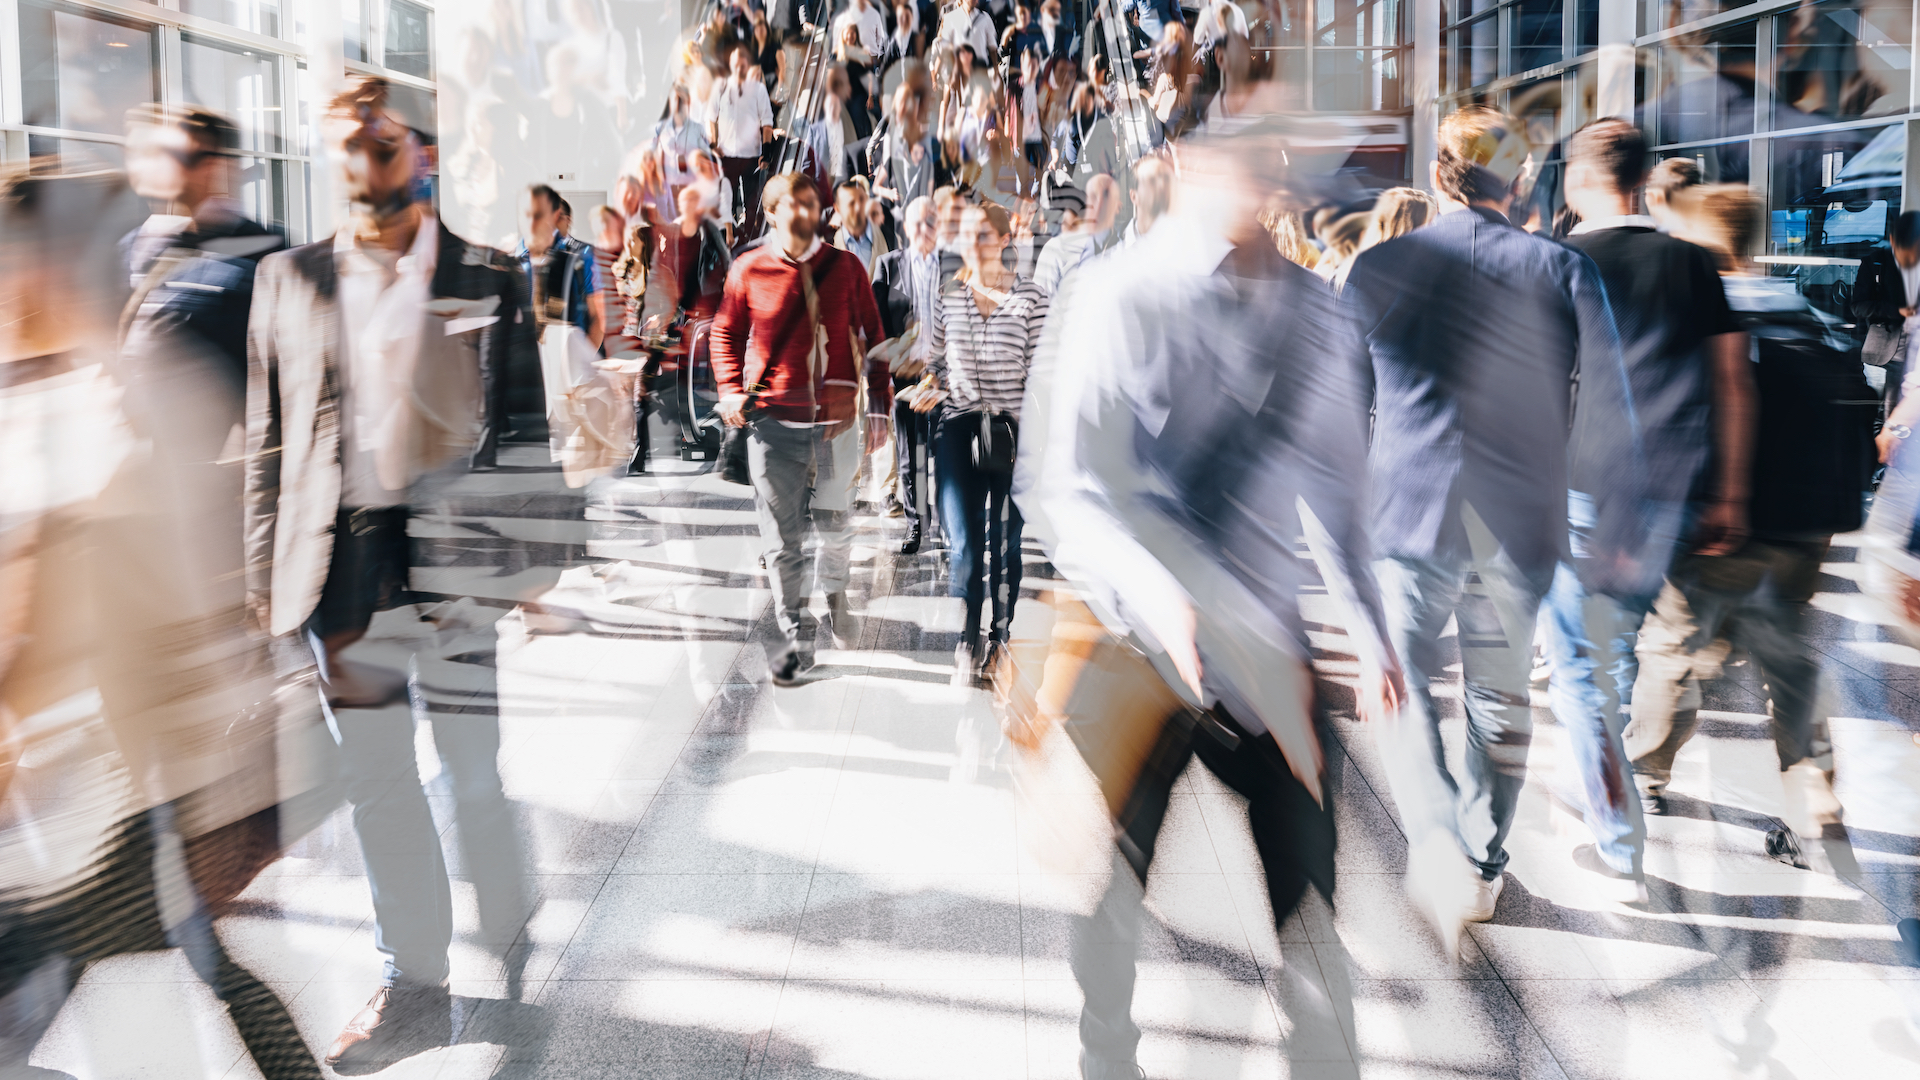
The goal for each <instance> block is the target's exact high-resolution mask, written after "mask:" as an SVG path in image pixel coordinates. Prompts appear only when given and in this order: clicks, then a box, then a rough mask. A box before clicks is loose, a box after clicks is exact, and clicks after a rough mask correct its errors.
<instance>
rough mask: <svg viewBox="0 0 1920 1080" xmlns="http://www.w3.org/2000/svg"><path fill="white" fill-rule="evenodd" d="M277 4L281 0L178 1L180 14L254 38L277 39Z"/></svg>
mask: <svg viewBox="0 0 1920 1080" xmlns="http://www.w3.org/2000/svg"><path fill="white" fill-rule="evenodd" d="M280 3H281V0H180V10H181V11H184V12H186V13H187V14H189V15H199V16H201V17H202V18H207V19H212V20H214V21H215V22H223V23H226V24H227V25H228V26H237V27H239V28H240V29H242V30H251V31H253V32H254V33H256V34H263V35H265V36H267V37H279V36H280Z"/></svg>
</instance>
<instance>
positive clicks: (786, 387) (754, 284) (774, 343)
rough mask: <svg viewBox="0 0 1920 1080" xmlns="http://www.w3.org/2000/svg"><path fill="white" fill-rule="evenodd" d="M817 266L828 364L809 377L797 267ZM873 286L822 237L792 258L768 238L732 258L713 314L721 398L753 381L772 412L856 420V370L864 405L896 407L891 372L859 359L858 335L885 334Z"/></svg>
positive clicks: (881, 409) (869, 338) (875, 409)
mask: <svg viewBox="0 0 1920 1080" xmlns="http://www.w3.org/2000/svg"><path fill="white" fill-rule="evenodd" d="M803 266H804V267H805V269H806V270H807V271H808V272H810V273H813V274H815V275H816V276H815V278H814V281H815V286H814V288H815V290H816V291H817V293H818V295H819V311H820V325H821V326H823V327H825V328H826V331H827V363H826V365H825V366H826V370H825V371H819V372H815V373H814V381H813V385H812V386H808V385H807V352H808V349H809V347H810V345H811V341H810V338H811V337H812V335H811V333H810V330H809V327H810V324H809V322H808V320H807V298H806V293H805V292H804V289H803V286H802V285H801V282H800V273H801V270H802V267H803ZM886 337H887V334H886V331H885V330H883V329H881V326H880V309H879V308H878V307H876V306H875V305H874V302H873V286H872V285H870V284H869V283H868V282H867V272H866V270H865V269H864V268H862V267H861V265H860V260H859V258H857V257H856V256H853V255H850V254H848V253H847V252H844V251H841V250H840V249H839V248H834V247H828V246H826V245H824V244H822V245H821V246H820V248H819V250H817V251H815V252H814V253H813V256H812V257H811V258H809V259H808V260H807V261H806V263H804V264H801V263H796V262H793V261H792V260H790V259H788V258H787V257H786V255H785V253H783V252H781V251H780V250H779V249H778V248H776V247H774V246H773V245H772V244H771V243H767V244H762V245H761V246H759V247H757V248H754V249H753V250H751V251H749V252H747V253H746V254H745V255H742V256H740V258H738V259H736V260H734V263H733V269H732V271H731V272H729V273H728V274H727V291H726V295H725V296H724V297H723V298H722V299H721V301H720V311H719V313H718V314H717V315H715V316H714V319H713V336H712V338H711V339H710V340H711V343H712V350H713V376H714V380H715V381H716V382H717V383H719V387H720V393H721V395H722V396H725V395H727V394H740V393H745V392H746V388H747V387H749V386H754V387H757V388H758V389H757V390H756V392H755V394H754V403H755V404H757V405H759V406H761V407H762V408H764V409H765V410H766V411H767V414H768V415H770V416H772V417H773V418H774V419H777V420H789V421H800V422H806V421H816V422H820V423H837V422H839V421H843V420H851V419H853V408H854V396H855V390H856V389H857V388H858V381H857V380H859V379H860V378H861V377H862V374H863V373H862V372H861V368H862V366H863V365H864V366H865V368H866V371H865V372H864V377H865V379H866V384H867V411H868V412H869V413H873V414H877V415H888V414H890V413H891V412H892V411H893V380H892V379H891V378H889V377H888V374H887V366H886V365H885V364H866V363H865V353H864V352H863V351H862V350H861V347H860V344H859V342H857V341H856V340H855V339H856V338H864V340H865V347H866V348H872V347H873V346H875V345H878V344H879V343H880V342H882V341H885V340H886Z"/></svg>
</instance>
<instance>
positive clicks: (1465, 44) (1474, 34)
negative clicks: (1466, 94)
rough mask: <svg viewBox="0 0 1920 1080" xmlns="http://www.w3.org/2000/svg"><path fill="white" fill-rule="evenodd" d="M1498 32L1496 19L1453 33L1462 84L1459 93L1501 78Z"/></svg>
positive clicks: (1480, 22)
mask: <svg viewBox="0 0 1920 1080" xmlns="http://www.w3.org/2000/svg"><path fill="white" fill-rule="evenodd" d="M1499 28H1500V23H1499V17H1498V16H1495V17H1493V18H1487V19H1481V20H1480V21H1479V22H1477V23H1474V24H1473V25H1472V26H1469V27H1467V28H1465V29H1463V30H1456V31H1455V32H1454V41H1455V42H1456V43H1457V45H1456V47H1457V48H1458V49H1459V57H1460V76H1461V78H1462V80H1463V82H1462V83H1461V86H1460V89H1462V90H1464V89H1466V88H1467V87H1469V86H1480V85H1482V84H1485V83H1489V82H1492V81H1493V80H1494V79H1497V78H1499V77H1500V35H1499Z"/></svg>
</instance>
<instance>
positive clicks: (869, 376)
mask: <svg viewBox="0 0 1920 1080" xmlns="http://www.w3.org/2000/svg"><path fill="white" fill-rule="evenodd" d="M761 206H762V208H763V209H764V210H765V212H766V218H767V224H768V231H767V237H766V239H765V241H763V242H762V243H761V244H760V246H759V247H756V248H754V249H752V250H751V251H748V252H747V253H746V254H744V255H742V256H741V257H740V258H739V259H738V260H737V261H736V262H735V263H734V264H733V270H732V271H731V272H730V273H729V274H728V275H727V290H726V295H725V296H724V297H723V298H722V300H721V301H720V312H719V314H718V315H716V316H715V317H714V320H713V331H712V337H711V339H710V340H711V343H712V355H713V374H714V379H715V380H716V381H717V382H718V383H719V385H720V404H719V405H718V407H717V409H718V412H719V415H720V417H721V419H723V420H725V421H726V422H727V423H728V424H730V425H732V426H734V427H745V428H747V466H748V469H749V471H750V472H751V473H752V475H753V501H754V509H755V510H756V511H757V512H758V514H759V516H760V536H761V538H762V539H763V540H764V541H766V545H767V553H766V561H767V569H768V570H769V571H771V573H770V574H769V579H770V584H771V585H772V588H773V605H774V613H775V616H776V618H777V619H778V620H779V624H780V632H781V633H782V634H783V635H784V636H785V639H786V641H785V644H784V646H783V647H782V648H780V649H778V650H776V651H775V652H774V653H773V654H772V655H771V656H770V657H769V658H768V667H769V668H770V669H771V672H772V676H773V682H774V685H776V686H791V685H793V683H794V682H795V681H796V680H797V677H798V675H799V673H800V672H801V671H802V670H803V669H804V668H805V667H806V666H807V665H808V663H809V662H810V660H811V657H810V656H809V655H808V654H809V653H810V652H811V645H812V641H811V635H804V636H803V635H802V633H801V627H802V626H803V624H804V622H805V619H806V607H807V601H808V599H809V598H810V597H811V596H812V591H811V590H810V589H808V588H807V581H806V570H807V558H806V554H805V552H804V550H803V549H804V545H805V544H806V540H807V531H808V528H809V526H811V527H812V529H813V530H814V531H815V532H817V533H819V534H820V553H819V563H818V566H817V567H816V568H815V570H814V577H815V579H816V580H817V581H818V583H819V585H820V591H821V592H823V593H825V594H826V596H827V613H828V618H829V620H830V624H831V626H832V629H833V636H834V640H835V642H836V644H839V645H841V646H842V647H845V646H848V645H850V644H851V643H852V639H853V637H854V633H853V625H852V617H851V615H850V614H849V612H848V610H847V577H848V566H847V563H848V556H849V555H850V554H851V552H852V548H853V532H852V527H851V522H850V520H849V517H850V512H851V511H852V509H853V486H854V478H855V475H856V474H857V473H858V472H859V467H860V456H861V452H862V449H863V446H864V448H865V449H866V450H867V451H869V452H871V450H872V449H873V448H875V447H877V446H879V445H881V444H883V443H884V442H885V441H886V436H887V424H888V421H889V418H890V417H891V415H892V411H893V383H892V380H891V379H890V378H889V377H888V373H887V365H886V364H885V363H879V364H873V363H869V362H868V361H867V360H866V354H867V350H868V349H869V348H871V347H872V346H874V345H877V344H879V343H880V342H881V341H883V340H885V338H886V332H885V331H884V330H882V329H881V327H880V310H879V308H878V307H876V306H875V305H874V302H873V288H872V286H871V285H870V284H868V281H867V272H866V270H865V269H863V268H862V267H861V265H860V260H859V259H858V258H857V257H855V256H853V255H851V254H849V253H847V252H845V251H842V250H840V249H839V248H833V247H828V246H826V245H825V244H823V243H822V242H821V241H820V238H819V237H818V236H817V235H816V234H817V232H818V229H819V225H820V189H819V188H818V187H816V186H815V185H814V182H813V180H812V179H810V178H809V177H808V176H807V175H806V174H804V173H798V172H792V173H784V174H782V175H780V176H776V177H774V178H773V179H771V180H769V181H768V182H767V186H766V188H765V189H764V191H763V193H762V196H761ZM863 383H864V385H865V390H866V393H865V395H864V397H865V401H864V405H863V402H862V400H861V399H862V394H861V388H862V384H863ZM863 432H864V439H863Z"/></svg>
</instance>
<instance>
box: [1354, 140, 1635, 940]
mask: <svg viewBox="0 0 1920 1080" xmlns="http://www.w3.org/2000/svg"><path fill="white" fill-rule="evenodd" d="M1439 147H1440V148H1439V159H1438V161H1437V162H1436V163H1435V165H1434V169H1433V186H1434V188H1435V190H1436V192H1437V193H1438V195H1439V200H1440V207H1441V209H1442V211H1443V212H1442V213H1441V215H1440V217H1439V219H1438V220H1437V221H1435V222H1434V223H1433V224H1431V225H1429V226H1427V227H1426V228H1424V229H1419V230H1416V231H1414V232H1412V233H1409V234H1407V235H1406V236H1403V237H1400V238H1399V239H1397V240H1391V241H1388V242H1387V243H1384V244H1381V245H1379V246H1378V247H1375V248H1373V249H1371V250H1369V251H1367V252H1364V253H1363V254H1361V255H1360V257H1359V259H1358V260H1357V261H1356V262H1355V264H1354V267H1353V269H1352V272H1351V273H1350V274H1349V276H1348V278H1347V287H1346V291H1345V293H1344V294H1343V297H1344V300H1345V302H1346V303H1347V304H1348V305H1349V306H1350V308H1351V310H1352V312H1353V314H1354V316H1355V318H1356V319H1357V320H1358V322H1359V329H1360V331H1361V333H1362V334H1363V335H1364V337H1365V339H1366V341H1367V343H1368V345H1369V347H1370V349H1371V352H1372V361H1373V377H1374V384H1375V386H1376V392H1375V398H1374V401H1375V420H1374V436H1373V460H1372V473H1373V475H1372V490H1373V493H1374V512H1373V527H1374V539H1375V541H1376V543H1377V545H1378V549H1379V552H1378V553H1379V556H1380V562H1379V563H1378V564H1377V570H1376V572H1377V573H1378V575H1379V580H1380V589H1381V594H1382V599H1383V601H1384V603H1385V605H1386V611H1387V621H1388V626H1389V632H1390V634H1391V637H1392V641H1393V645H1394V650H1395V652H1396V653H1397V655H1398V656H1399V657H1400V660H1401V662H1402V663H1403V664H1405V665H1406V671H1407V684H1408V685H1407V691H1408V696H1407V700H1406V703H1405V707H1404V708H1402V709H1401V710H1400V711H1399V713H1398V715H1397V716H1396V717H1394V718H1392V719H1391V720H1389V721H1388V722H1386V723H1382V724H1381V725H1379V726H1378V727H1377V728H1376V729H1375V730H1376V734H1377V735H1378V736H1379V739H1380V744H1381V753H1382V756H1383V758H1384V759H1385V764H1386V769H1387V776H1388V782H1389V784H1390V785H1391V787H1392V789H1393V798H1394V802H1395V803H1396V804H1397V805H1398V806H1399V809H1400V816H1401V820H1402V821H1403V822H1404V824H1405V827H1406V830H1407V842H1408V849H1409V850H1408V855H1407V883H1408V889H1409V893H1410V895H1411V896H1412V898H1413V900H1414V902H1415V903H1416V905H1417V906H1419V907H1420V908H1421V910H1422V911H1423V913H1424V914H1426V916H1427V917H1428V918H1429V919H1431V920H1432V921H1433V923H1434V925H1435V927H1436V929H1437V930H1438V931H1439V932H1440V935H1441V937H1442V939H1443V941H1444V943H1445V945H1446V947H1447V951H1448V953H1449V955H1452V954H1453V953H1454V952H1455V950H1456V949H1457V944H1458V937H1459V933H1460V930H1461V928H1462V923H1463V922H1465V921H1485V920H1488V919H1491V918H1492V917H1493V909H1494V904H1495V902H1496V901H1497V900H1498V899H1499V895H1500V888H1501V884H1502V882H1503V880H1504V879H1503V878H1502V876H1501V874H1502V871H1503V870H1504V869H1505V867H1506V864H1507V851H1506V848H1505V840H1506V835H1507V830H1508V829H1509V827H1510V826H1511V825H1512V822H1513V814H1514V808H1515V805H1516V803H1517V801H1518V798H1519V795H1520V788H1521V786H1522V785H1523V784H1524V783H1525V782H1526V765H1527V749H1528V747H1529V745H1530V744H1531V743H1532V739H1533V720H1532V716H1531V710H1530V702H1529V688H1528V678H1529V673H1530V669H1531V666H1532V665H1531V660H1532V644H1533V631H1534V622H1535V617H1536V615H1537V614H1538V612H1539V608H1540V603H1541V600H1542V598H1544V597H1545V596H1546V594H1547V589H1548V587H1549V586H1550V585H1551V584H1552V581H1553V576H1554V569H1555V567H1556V566H1558V565H1559V563H1560V562H1562V561H1563V560H1564V559H1565V558H1566V556H1567V524H1568V513H1567V508H1568V502H1569V494H1568V493H1569V491H1580V492H1583V493H1585V497H1586V499H1587V500H1589V501H1591V502H1593V503H1594V504H1595V515H1596V516H1597V517H1599V518H1601V519H1602V520H1600V521H1599V522H1598V523H1597V524H1596V525H1595V526H1594V527H1593V529H1592V533H1593V538H1592V542H1593V543H1595V544H1600V545H1607V544H1609V543H1610V541H1611V539H1612V538H1611V537H1610V536H1607V535H1604V533H1605V531H1606V530H1608V529H1610V528H1613V527H1617V526H1618V524H1619V522H1618V520H1617V519H1618V518H1620V517H1622V516H1625V517H1627V518H1628V519H1629V521H1628V524H1629V525H1633V524H1637V519H1634V518H1633V515H1632V513H1631V511H1632V510H1633V509H1634V507H1633V506H1632V505H1631V498H1629V499H1628V500H1627V503H1628V505H1627V506H1625V507H1624V508H1623V507H1620V506H1616V505H1614V500H1610V499H1608V498H1607V491H1606V489H1607V488H1609V487H1610V485H1612V484H1615V483H1618V482H1620V481H1623V480H1625V479H1627V477H1626V476H1611V477H1610V475H1609V471H1610V470H1611V471H1613V472H1624V473H1626V474H1628V475H1629V476H1630V475H1631V473H1632V470H1633V468H1634V464H1633V462H1632V461H1631V460H1627V461H1619V460H1609V459H1607V458H1606V456H1605V455H1604V454H1594V453H1592V452H1591V451H1590V449H1589V448H1588V447H1586V446H1584V445H1583V437H1584V436H1586V435H1588V434H1594V435H1596V436H1599V443H1600V445H1601V446H1602V447H1603V448H1608V447H1610V448H1615V449H1617V448H1618V445H1619V443H1618V440H1617V439H1615V438H1613V437H1612V435H1611V432H1610V431H1609V430H1608V429H1610V428H1612V427H1615V426H1617V425H1624V424H1626V423H1627V422H1628V417H1627V415H1626V409H1625V404H1626V403H1625V401H1624V400H1623V395H1624V393H1625V387H1624V385H1622V380H1621V375H1620V372H1619V369H1618V365H1619V360H1618V349H1617V345H1616V343H1615V341H1614V338H1613V331H1612V326H1611V322H1612V320H1611V318H1610V317H1609V315H1608V312H1607V308H1606V299H1605V297H1604V295H1603V294H1602V291H1601V287H1600V282H1599V277H1598V273H1597V272H1596V271H1595V269H1594V267H1593V264H1592V262H1590V261H1589V260H1588V259H1587V258H1586V257H1585V256H1583V255H1581V254H1580V253H1579V252H1576V251H1574V250H1572V249H1570V248H1567V247H1564V246H1562V245H1560V244H1556V243H1553V242H1551V241H1548V240H1544V239H1542V238H1539V237H1536V236H1533V235H1531V234H1529V233H1527V232H1524V231H1522V230H1520V229H1519V228H1517V227H1515V226H1514V225H1513V224H1511V223H1510V222H1509V221H1508V220H1507V217H1506V210H1507V209H1508V208H1509V207H1510V206H1511V205H1513V203H1514V201H1515V198H1516V196H1518V195H1523V194H1524V192H1525V189H1526V187H1527V185H1528V183H1529V179H1530V177H1531V175H1532V169H1533V158H1532V146H1531V144H1530V143H1529V141H1528V139H1527V135H1526V129H1525V127H1524V126H1523V125H1522V124H1521V123H1520V122H1519V121H1518V120H1516V119H1514V118H1513V117H1511V116H1507V115H1505V114H1503V113H1500V112H1498V111H1496V110H1494V109H1490V108H1485V107H1480V106H1473V107H1469V108H1465V109H1462V110H1460V111H1458V112H1455V113H1453V114H1451V115H1449V116H1448V117H1446V118H1445V119H1444V120H1442V121H1441V124H1440V134H1439ZM1576 361H1577V362H1578V364H1579V371H1580V381H1579V391H1580V403H1579V411H1578V416H1579V419H1580V422H1581V424H1582V425H1583V430H1582V431H1575V432H1574V433H1573V435H1572V438H1571V440H1570V439H1569V431H1570V425H1571V424H1572V423H1573V421H1574V415H1573V414H1572V402H1571V398H1572V389H1573V386H1574V372H1575V366H1576ZM1589 429H1590V430H1589ZM1570 459H1571V460H1572V462H1573V463H1574V464H1575V465H1576V468H1574V469H1572V470H1570V469H1569V462H1570ZM1628 494H1629V496H1630V495H1631V493H1628ZM1622 509H1625V510H1626V511H1627V513H1626V514H1624V515H1622V514H1621V513H1619V511H1620V510H1622ZM1449 619H1457V621H1458V623H1457V624H1458V641H1459V648H1460V662H1461V668H1462V671H1463V681H1464V683H1465V686H1464V698H1465V703H1466V712H1467V745H1466V775H1465V776H1464V777H1461V778H1456V777H1455V776H1454V775H1453V773H1452V772H1451V771H1450V770H1449V769H1448V767H1447V765H1446V762H1445V754H1444V749H1443V747H1442V744H1441V740H1440V714H1439V712H1438V710H1437V709H1436V708H1435V705H1434V700H1433V693H1432V689H1431V683H1432V681H1433V679H1434V678H1435V677H1436V676H1438V675H1440V674H1441V664H1442V662H1443V661H1442V659H1441V653H1440V648H1439V646H1440V637H1441V634H1442V632H1443V630H1444V629H1445V627H1446V625H1447V622H1448V620H1449ZM1463 858H1464V862H1463V861H1462V860H1463ZM1469 871H1470V872H1469Z"/></svg>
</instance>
